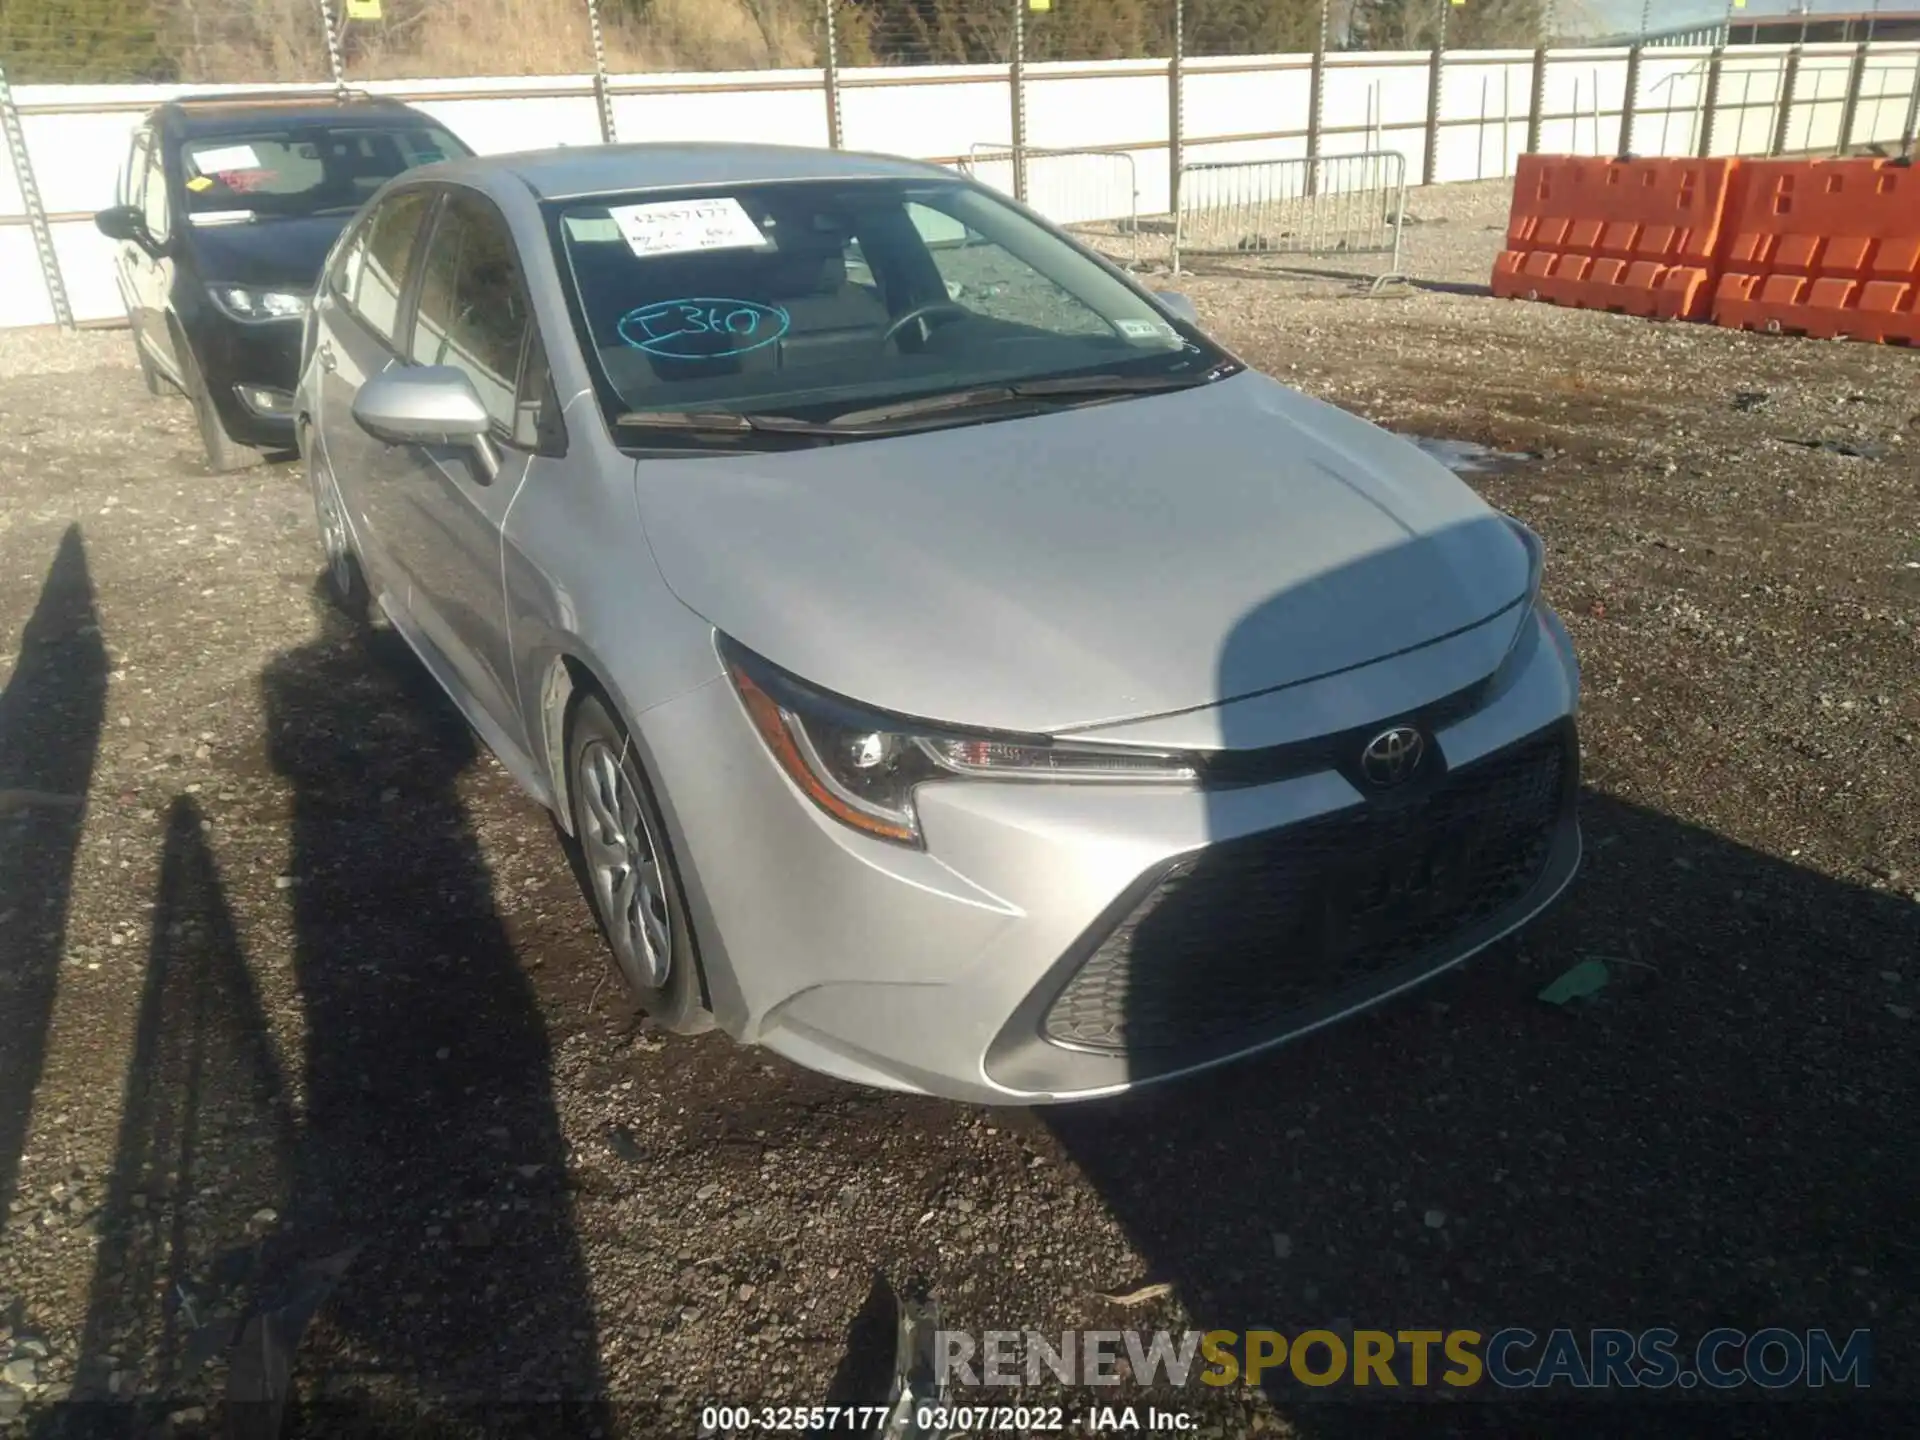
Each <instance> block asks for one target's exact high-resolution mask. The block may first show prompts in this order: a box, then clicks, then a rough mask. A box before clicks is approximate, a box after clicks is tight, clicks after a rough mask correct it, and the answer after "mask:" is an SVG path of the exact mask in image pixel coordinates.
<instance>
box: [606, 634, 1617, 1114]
mask: <svg viewBox="0 0 1920 1440" xmlns="http://www.w3.org/2000/svg"><path fill="white" fill-rule="evenodd" d="M1531 623H1532V625H1533V626H1534V631H1533V633H1532V634H1531V635H1530V636H1529V637H1528V653H1527V654H1526V656H1525V658H1524V660H1523V662H1522V663H1520V664H1519V665H1517V666H1516V667H1515V668H1514V671H1513V673H1511V674H1510V675H1509V676H1507V677H1506V678H1505V679H1504V681H1503V683H1502V687H1501V688H1500V690H1499V691H1498V692H1497V693H1496V694H1494V695H1493V696H1491V697H1490V698H1488V699H1486V700H1485V702H1484V703H1483V704H1481V705H1480V706H1479V708H1477V709H1475V710H1473V711H1472V712H1471V713H1467V714H1464V715H1458V716H1453V715H1450V716H1448V718H1447V719H1446V721H1445V723H1436V725H1435V726H1434V728H1433V739H1434V741H1435V742H1436V743H1437V745H1438V748H1439V751H1440V754H1441V756H1442V758H1443V760H1444V772H1445V773H1444V774H1443V775H1439V776H1437V777H1436V778H1435V779H1433V780H1432V781H1431V782H1430V783H1429V784H1427V785H1425V786H1414V787H1410V792H1413V793H1409V794H1408V795H1406V796H1399V797H1396V799H1395V800H1394V801H1393V802H1392V803H1391V804H1388V805H1381V806H1375V805H1374V804H1372V803H1371V802H1369V801H1368V800H1367V799H1366V798H1365V797H1363V796H1362V795H1361V794H1360V792H1359V791H1357V790H1356V789H1355V787H1354V785H1353V784H1352V783H1351V782H1350V781H1349V780H1348V779H1347V778H1345V777H1344V776H1343V775H1342V774H1341V773H1339V771H1337V770H1333V769H1326V770H1320V771H1316V772H1313V773H1308V774H1302V775H1296V776H1293V777H1291V778H1287V779H1283V780H1279V781H1276V782H1274V783H1268V784H1255V785H1245V786H1241V787H1238V788H1230V789H1216V790H1199V789H1194V790H1186V789H1182V790H1173V789H1168V788H1157V787H1149V786H1137V787H1135V786H1120V785H1111V786H1108V785H1102V786H1080V785H1050V784H1032V783H1019V782H982V781H956V782H952V783H935V784H929V785H924V786H922V787H921V789H920V792H919V797H918V798H919V809H920V817H921V825H922V829H923V831H924V833H925V836H926V841H927V848H926V849H925V850H924V851H915V850H907V849H904V848H902V847H898V846H893V845H888V844H886V843H885V842H881V841H876V840H871V839H869V838H868V837H865V836H862V835H859V834H856V833H854V832H852V831H850V830H848V829H847V828H846V827H844V826H842V825H840V824H838V823H837V822H835V821H833V820H831V819H829V818H828V817H826V816H824V815H822V814H821V813H820V812H819V811H818V810H816V809H815V808H814V807H813V806H812V805H811V804H810V803H808V802H807V801H806V800H805V799H803V798H802V797H801V796H799V794H798V793H797V792H796V791H795V790H794V789H793V787H792V785H791V784H790V783H789V782H788V781H787V779H786V777H785V776H784V775H783V774H781V773H780V771H779V770H778V769H777V768H776V766H775V764H774V762H773V761H772V759H771V758H770V757H769V756H768V755H767V754H766V751H765V749H764V747H763V746H762V745H761V743H760V741H759V738H758V736H757V735H756V734H755V733H754V731H753V730H752V728H751V725H750V724H749V722H748V721H747V719H746V717H745V715H744V713H743V712H742V710H741V707H740V705H739V702H738V700H737V699H736V698H735V696H734V694H733V691H732V689H731V687H730V686H729V685H728V684H727V682H725V681H724V680H719V681H715V682H713V683H710V684H708V685H706V686H704V687H702V688H701V689H699V690H696V691H695V692H693V693H692V694H690V695H687V696H683V697H682V698H680V699H679V700H676V701H673V702H670V703H668V704H667V705H664V706H661V707H658V708H657V709H655V710H652V711H649V712H648V713H647V714H646V715H645V716H644V717H643V723H642V729H643V731H644V736H645V741H644V743H645V744H646V746H647V748H648V750H649V751H650V752H651V758H652V760H653V763H654V765H655V766H656V767H657V771H656V773H658V774H660V775H662V776H663V777H664V778H665V780H666V785H667V790H668V792H669V797H668V798H669V823H670V825H671V826H672V827H673V829H674V831H675V832H676V833H675V839H676V841H677V849H678V850H679V853H680V854H681V856H682V857H683V863H684V865H685V868H686V870H687V871H688V875H687V879H688V882H689V884H688V888H689V891H690V897H689V898H690V901H691V904H692V908H693V911H694V919H695V925H696V928H697V931H698V934H699V938H700V942H701V947H702V955H703V959H704V961H705V964H706V967H707V979H708V983H709V990H710V996H711V999H712V1003H713V1006H714V1010H715V1014H716V1016H717V1017H718V1019H719V1022H720V1024H721V1026H722V1028H724V1029H726V1030H727V1031H728V1032H729V1033H731V1034H732V1035H734V1036H735V1037H736V1038H738V1039H740V1040H743V1041H747V1042H750V1043H759V1044H764V1045H766V1046H768V1047H769V1048H771V1049H774V1050H776V1051H778V1052H780V1053H781V1054H784V1055H786V1056H788V1057H789V1058H791V1059H793V1060H795V1061H797V1062H799V1063H801V1064H803V1065H806V1066H808V1067H810V1068H813V1069H817V1070H821V1071H825V1072H827V1073H830V1074H834V1075H838V1076H841V1077H842V1078H845V1079H849V1080H854V1081H858V1082H861V1083H865V1084H871V1085H878V1086H883V1087H887V1088H892V1089H901V1090H911V1091H921V1092H926V1093H930V1094H937V1095H944V1096H949V1097H952V1098H955V1099H963V1100H973V1101H983V1102H988V1103H994V1102H999V1103H1033V1102H1042V1101H1050V1100H1065V1099H1076V1098H1084V1097H1091V1096H1094V1095H1101V1094H1108V1093H1112V1092H1115V1091H1119V1090H1125V1089H1128V1088H1130V1087H1133V1086H1137V1085H1140V1084H1143V1083H1147V1082H1150V1081H1158V1080H1164V1079H1170V1078H1172V1077H1174V1076H1177V1075H1182V1074H1187V1073H1191V1072H1192V1071H1195V1070H1199V1069H1204V1068H1207V1067H1209V1066H1213V1065H1218V1064H1223V1063H1226V1062H1228V1061H1231V1060H1234V1059H1237V1058H1239V1057H1241V1056H1244V1055H1248V1054H1252V1053H1254V1052H1256V1051H1259V1050H1262V1049H1266V1048H1269V1047H1271V1046H1274V1045H1277V1044H1280V1043H1282V1042H1284V1041H1286V1040H1288V1039H1291V1038H1293V1037H1295V1036H1298V1035H1301V1034H1303V1033H1305V1032H1307V1031H1309V1030H1313V1029H1317V1028H1319V1027H1321V1026H1323V1025H1326V1024H1328V1023H1330V1022H1332V1021H1334V1020H1337V1019H1339V1018H1341V1017H1342V1016H1344V1015H1348V1014H1351V1013H1353V1012H1354V1011H1356V1010H1359V1009H1363V1008H1365V1007H1366V1006H1368V1005H1372V1004H1375V1003H1378V1002H1379V1001H1381V1000H1384V999H1385V998H1387V997H1388V996H1390V995H1393V994H1395V993H1398V992H1399V991H1402V990H1405V989H1407V988H1408V987H1410V986H1412V985H1414V984H1417V983H1419V982H1420V981H1421V980H1423V979H1425V978H1428V977H1430V976H1431V975H1434V974H1437V973H1439V972H1440V971H1442V970H1445V969H1448V968H1450V967H1452V966H1454V965H1457V964H1458V963H1460V962H1461V961H1462V960H1465V959H1466V958H1468V957H1469V956H1470V955H1472V954H1474V953H1475V952H1477V951H1478V950H1480V949H1482V948H1484V947H1485V946H1487V945H1488V944H1490V943H1492V942H1493V941H1494V940H1496V939H1498V938H1499V937H1500V936H1501V935H1504V934H1506V933H1508V932H1509V931H1511V930H1513V929H1515V928H1517V927H1518V926H1520V925H1522V924H1524V923H1525V922H1526V921H1527V920H1529V919H1530V918H1532V916H1533V915H1535V914H1537V913H1538V912H1539V911H1540V910H1541V909H1542V908H1544V907H1545V906H1546V905H1547V904H1548V903H1549V902H1550V901H1551V900H1552V899H1553V898H1554V897H1555V896H1556V895H1557V894H1558V893H1559V892H1560V891H1561V890H1562V889H1563V888H1564V887H1565V886H1566V884H1567V882H1568V881H1569V880H1570V879H1571V878H1572V876H1573V873H1574V871H1575V869H1576V868H1577V866H1578V863H1579V854H1580V839H1579V828H1578V822H1577V819H1576V814H1575V798H1576V794H1577V789H1578V768H1579V757H1578V745H1577V741H1576V739H1575V735H1574V719H1573V717H1574V714H1575V711H1576V708H1577V696H1578V685H1579V676H1578V667H1577V665H1576V663H1575V661H1574V657H1573V652H1572V648H1571V645H1570V644H1569V642H1568V640H1567V637H1566V632H1565V630H1564V629H1563V628H1562V627H1561V626H1560V623H1559V621H1558V620H1557V619H1555V618H1554V617H1553V616H1552V615H1551V613H1550V612H1547V611H1546V610H1544V609H1541V610H1539V611H1537V612H1536V613H1535V615H1534V617H1533V620H1532V622H1531ZM1383 663H1386V664H1391V663H1394V662H1383ZM1379 718H1381V719H1382V720H1391V719H1395V718H1398V717H1396V716H1382V717H1379ZM1529 757H1531V758H1529ZM1500 775H1508V776H1509V777H1514V776H1517V777H1518V778H1517V779H1513V778H1510V779H1509V780H1507V781H1502V782H1501V785H1503V786H1504V787H1505V788H1504V789H1501V786H1493V787H1492V789H1494V790H1499V791H1500V793H1501V794H1502V795H1505V796H1506V800H1505V801H1501V802H1500V803H1502V804H1506V806H1507V808H1506V810H1503V811H1500V813H1501V814H1506V815H1507V816H1508V819H1507V820H1505V821H1501V822H1499V823H1497V824H1494V825H1493V827H1492V830H1491V831H1489V830H1488V828H1487V826H1486V825H1485V824H1480V825H1479V827H1478V828H1477V829H1475V828H1474V827H1473V826H1472V825H1469V826H1467V828H1466V829H1462V828H1459V827H1460V826H1461V825H1462V824H1463V823H1464V822H1463V820H1462V817H1463V816H1466V817H1468V818H1471V817H1473V816H1479V817H1480V818H1481V819H1482V820H1484V818H1485V815H1486V813H1487V809H1486V806H1485V805H1481V804H1477V802H1476V803H1469V801H1470V800H1471V795H1472V794H1474V793H1481V792H1489V793H1491V792H1490V791H1489V782H1488V780H1487V777H1497V776H1500ZM1462 796H1466V797H1468V798H1467V799H1466V800H1463V799H1460V798H1459V797H1462ZM1449 797H1454V798H1449ZM1496 798H1497V797H1496ZM1509 802H1510V803H1509ZM1496 808H1498V807H1497V806H1496ZM1370 816H1371V817H1374V818H1373V819H1371V820H1369V819H1368V817H1370ZM1449 816H1450V817H1451V819H1449ZM1380 817H1386V818H1384V819H1383V818H1380ZM1396 817H1397V818H1396ZM1423 817H1426V818H1423ZM1429 819H1431V820H1432V822H1433V826H1434V829H1433V833H1434V834H1436V835H1439V836H1443V837H1445V838H1446V840H1447V843H1446V844H1443V845H1441V846H1439V847H1437V848H1438V850H1439V852H1440V853H1441V854H1443V855H1445V854H1450V853H1452V852H1453V851H1454V850H1455V849H1459V850H1460V851H1461V852H1462V853H1466V854H1470V855H1472V856H1473V857H1474V864H1475V865H1477V866H1478V867H1479V868H1478V871H1476V872H1475V873H1481V872H1488V873H1490V872H1491V871H1496V870H1497V871H1499V872H1500V873H1499V876H1498V877H1496V878H1497V879H1498V880H1499V883H1497V884H1496V883H1492V882H1486V883H1482V881H1484V879H1485V877H1484V874H1482V881H1476V882H1474V884H1475V886H1477V888H1473V887H1469V888H1473V894H1472V895H1470V896H1468V897H1467V898H1466V899H1465V900H1463V901H1462V902H1461V903H1459V904H1452V905H1439V906H1437V907H1433V906H1429V907H1427V908H1424V909H1423V910H1422V911H1421V914H1420V918H1419V920H1418V922H1417V923H1416V922H1414V921H1409V922H1408V924H1407V925H1406V926H1405V927H1399V926H1398V925H1397V921H1396V920H1395V919H1394V918H1393V917H1395V916H1397V915H1398V913H1399V912H1398V910H1397V909H1396V910H1394V911H1391V912H1385V913H1387V915H1388V924H1387V925H1386V927H1385V929H1384V931H1382V932H1381V933H1373V932H1374V931H1378V930H1380V927H1379V925H1378V923H1377V922H1378V920H1379V917H1380V914H1381V913H1382V912H1379V911H1375V912H1374V914H1373V917H1372V918H1373V920H1374V922H1375V924H1374V925H1373V926H1372V927H1371V929H1370V930H1369V933H1368V935H1367V937H1366V939H1365V942H1364V943H1361V942H1360V941H1359V940H1357V939H1356V938H1355V937H1354V936H1353V935H1347V934H1345V932H1342V935H1343V937H1344V938H1342V939H1341V941H1340V943H1339V944H1338V945H1337V946H1330V943H1329V942H1328V941H1327V939H1326V936H1325V934H1324V933H1322V932H1321V931H1319V930H1309V929H1304V928H1302V927H1301V925H1300V924H1299V923H1298V922H1299V919H1300V916H1301V915H1303V914H1305V913H1307V911H1308V910H1309V909H1312V907H1311V906H1305V908H1303V905H1304V902H1302V903H1301V904H1296V905H1295V907H1294V910H1293V911H1292V912H1285V906H1284V905H1281V904H1280V903H1279V902H1278V901H1277V900H1276V899H1275V894H1276V893H1277V892H1280V891H1286V890H1287V888H1288V887H1289V886H1290V887H1291V891H1290V892H1289V893H1291V894H1293V896H1294V898H1295V900H1296V901H1299V900H1301V897H1303V896H1304V897H1309V898H1311V897H1315V896H1318V895H1320V894H1321V893H1323V891H1325V890H1326V888H1327V886H1328V884H1329V876H1330V875H1331V874H1334V873H1338V872H1336V871H1331V870H1329V869H1328V868H1327V864H1326V863H1322V862H1326V861H1328V859H1329V857H1331V860H1332V861H1338V862H1341V863H1344V861H1345V859H1347V858H1350V857H1351V856H1353V855H1361V854H1365V853H1367V849H1368V846H1369V845H1372V846H1373V847H1374V848H1376V849H1377V848H1379V845H1380V841H1381V837H1382V836H1383V835H1400V836H1402V837H1404V836H1405V835H1407V834H1413V835H1415V836H1418V835H1420V834H1422V833H1423V831H1422V826H1424V825H1426V824H1427V823H1428V820H1429ZM1443 822H1444V823H1443ZM1469 831H1471V833H1469ZM1367 836H1371V839H1367V838H1365V837H1367ZM1455 839H1458V841H1459V844H1458V846H1456V845H1455V844H1454V840H1455ZM1309 842H1311V844H1309ZM1303 845H1308V846H1309V848H1310V849H1312V850H1313V853H1314V854H1315V855H1316V856H1318V857H1319V860H1317V861H1315V863H1313V864H1302V863H1300V858H1299V857H1300V855H1301V854H1302V853H1303V852H1302V850H1301V847H1302V846H1303ZM1428 848H1429V849H1432V848H1434V847H1428ZM1262 856H1267V857H1270V860H1271V864H1272V866H1273V869H1272V871H1271V873H1272V875H1273V885H1272V887H1270V888H1265V889H1263V887H1262V883H1261V882H1262V878H1263V876H1264V875H1266V874H1267V873H1268V871H1267V870H1266V869H1265V868H1264V867H1265V864H1266V863H1267V862H1265V861H1263V860H1262V858H1261V857H1262ZM1289 857H1291V858H1289ZM1446 863H1447V864H1448V865H1451V864H1452V862H1451V861H1449V862H1446ZM1467 868H1468V869H1472V868H1473V867H1471V866H1469V867H1467ZM1463 873H1464V872H1463ZM1196 875H1197V876H1200V877H1201V878H1202V879H1203V880H1206V881H1208V882H1209V884H1213V890H1212V892H1211V893H1208V891H1207V887H1206V886H1204V885H1203V886H1200V887H1199V888H1196V887H1195V884H1194V877H1195V876H1196ZM1469 878H1471V877H1469ZM1175 880H1178V881H1180V882H1181V884H1182V885H1184V887H1185V889H1186V892H1187V893H1186V895H1185V896H1183V897H1182V899H1181V902H1180V903H1179V904H1176V905H1172V906H1169V905H1168V903H1167V901H1166V894H1167V892H1168V889H1169V885H1170V882H1171V881H1175ZM1216 881H1220V882H1222V883H1217V884H1215V883H1214V882H1216ZM1175 888H1178V887H1175ZM1342 908H1343V912H1345V911H1346V910H1347V909H1348V908H1349V907H1344V906H1343V907H1342ZM1156 912H1157V913H1156ZM1283 912H1285V913H1283ZM1315 913H1318V912H1317V911H1316V912H1315ZM1261 915H1265V916H1266V918H1267V920H1268V921H1270V922H1271V923H1268V924H1266V925H1265V926H1264V927H1263V926H1262V925H1260V924H1257V923H1252V921H1257V920H1258V919H1259V918H1260V917H1261ZM1169 916H1172V917H1176V918H1177V921H1178V923H1177V924H1172V925H1169V924H1168V917H1169ZM1210 916H1217V918H1218V920H1219V922H1220V923H1219V926H1218V930H1217V932H1216V933H1213V934H1209V933H1208V932H1207V930H1206V929H1205V927H1204V926H1200V927H1196V925H1195V924H1194V923H1193V922H1194V921H1195V920H1196V918H1198V919H1201V920H1204V919H1206V918H1208V917H1210ZM1143 917H1144V918H1143ZM1250 917H1251V919H1250ZM1156 929H1157V930H1158V932H1159V935H1158V938H1157V939H1156V938H1155V931H1156ZM1143 941H1144V942H1147V943H1143ZM1311 967H1318V969H1319V973H1317V974H1315V973H1311Z"/></svg>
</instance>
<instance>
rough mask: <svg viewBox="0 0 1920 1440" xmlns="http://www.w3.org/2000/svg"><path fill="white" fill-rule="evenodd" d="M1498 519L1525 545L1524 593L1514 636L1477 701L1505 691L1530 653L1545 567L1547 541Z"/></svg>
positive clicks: (1508, 518) (1508, 517)
mask: <svg viewBox="0 0 1920 1440" xmlns="http://www.w3.org/2000/svg"><path fill="white" fill-rule="evenodd" d="M1501 518H1502V519H1504V520H1505V521H1506V522H1507V524H1508V526H1510V527H1511V528H1512V530H1513V533H1514V534H1515V535H1516V536H1518V537H1519V540H1520V543H1521V544H1522V545H1524V546H1525V547H1526V550H1527V595H1526V601H1525V603H1524V604H1522V605H1521V606H1520V623H1519V624H1518V625H1516V626H1514V627H1513V639H1512V640H1510V641H1508V642H1507V653H1506V654H1505V655H1504V656H1502V657H1501V660H1500V665H1499V668H1498V669H1496V670H1495V671H1494V672H1493V674H1491V675H1489V676H1488V677H1487V679H1486V682H1485V687H1484V689H1483V690H1482V692H1481V695H1482V699H1481V702H1480V703H1485V701H1486V700H1490V699H1492V698H1493V697H1494V696H1495V695H1498V694H1500V693H1501V692H1502V691H1503V690H1505V689H1506V688H1507V685H1508V683H1509V682H1510V681H1511V680H1512V679H1513V677H1514V676H1515V675H1516V674H1518V673H1519V671H1520V669H1521V668H1522V667H1523V666H1524V665H1525V664H1526V662H1527V661H1528V660H1529V659H1530V658H1531V657H1532V655H1533V645H1532V643H1531V642H1532V638H1533V633H1534V610H1535V608H1536V607H1537V606H1538V605H1539V603H1540V582H1541V579H1542V577H1543V576H1544V575H1545V573H1546V568H1547V542H1546V541H1544V540H1542V539H1541V538H1540V537H1539V536H1538V535H1536V534H1535V533H1534V532H1533V531H1532V530H1531V529H1530V528H1528V526H1526V525H1525V524H1523V523H1522V522H1521V521H1519V520H1516V519H1514V518H1513V516H1511V515H1503V516H1502V517H1501Z"/></svg>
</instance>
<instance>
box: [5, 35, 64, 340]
mask: <svg viewBox="0 0 1920 1440" xmlns="http://www.w3.org/2000/svg"><path fill="white" fill-rule="evenodd" d="M0 129H4V130H5V131H6V132H7V154H8V156H9V157H10V158H11V159H12V161H13V179H14V183H15V184H16V185H18V186H19V187H20V200H21V203H22V204H24V205H25V206H26V207H27V228H28V229H30V230H32V231H33V248H34V250H35V252H36V253H37V254H38V255H39V257H40V278H41V279H42V280H44V281H45V282H46V286H47V300H48V302H49V303H50V304H51V305H52V306H53V318H54V320H55V322H56V323H57V324H58V325H59V326H60V328H61V329H62V330H71V329H73V307H72V306H70V305H69V304H68V303H67V284H66V281H64V280H62V279H61V278H60V256H59V253H58V252H57V251H55V249H54V248H53V228H52V227H51V226H50V225H48V224H47V207H46V206H45V205H43V204H42V203H41V201H40V187H39V186H38V185H36V184H35V183H34V179H33V161H32V159H31V158H30V157H29V156H28V155H27V135H26V131H24V130H22V129H21V128H20V111H19V110H18V109H17V108H16V107H15V106H14V103H13V86H12V85H10V84H9V83H8V82H7V67H6V66H5V65H4V64H0Z"/></svg>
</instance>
